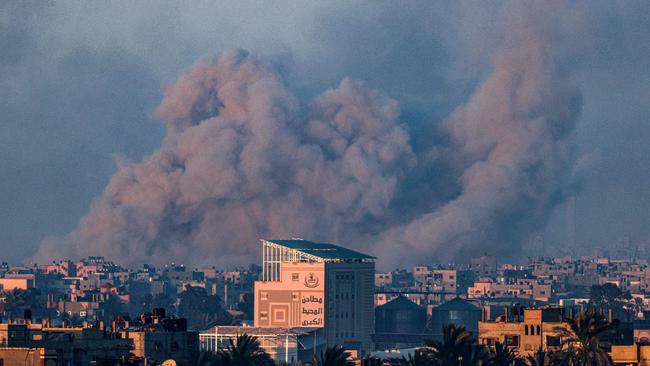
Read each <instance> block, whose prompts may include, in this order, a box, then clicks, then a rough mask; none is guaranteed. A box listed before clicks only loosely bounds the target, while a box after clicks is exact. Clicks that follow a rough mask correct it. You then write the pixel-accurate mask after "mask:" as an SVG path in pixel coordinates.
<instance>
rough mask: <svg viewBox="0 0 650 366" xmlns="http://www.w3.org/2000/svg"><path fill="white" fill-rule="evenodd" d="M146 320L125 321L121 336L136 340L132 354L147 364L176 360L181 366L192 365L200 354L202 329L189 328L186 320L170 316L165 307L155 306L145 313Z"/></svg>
mask: <svg viewBox="0 0 650 366" xmlns="http://www.w3.org/2000/svg"><path fill="white" fill-rule="evenodd" d="M142 319H143V320H144V322H143V323H144V324H142V325H141V326H138V327H129V326H128V325H126V326H125V327H124V329H123V330H122V331H121V338H123V339H129V340H132V342H133V351H132V353H133V356H135V358H136V359H140V360H142V363H143V364H145V365H150V364H155V365H157V364H161V363H163V362H164V361H165V360H169V359H171V360H174V361H175V362H176V364H177V365H179V366H183V365H185V366H191V365H193V362H194V360H195V359H196V358H197V357H198V354H199V333H198V332H192V331H188V330H187V320H186V319H183V318H168V317H166V315H165V311H164V309H154V313H153V314H152V316H151V317H150V318H149V317H147V316H142Z"/></svg>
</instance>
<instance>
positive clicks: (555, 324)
mask: <svg viewBox="0 0 650 366" xmlns="http://www.w3.org/2000/svg"><path fill="white" fill-rule="evenodd" d="M521 310H523V316H522V314H521V312H519V311H513V312H510V311H507V312H506V314H504V315H503V316H502V317H500V318H499V320H497V321H481V322H479V324H478V340H479V343H481V344H484V345H487V346H490V347H494V345H495V344H496V342H500V343H502V344H505V345H507V346H510V347H516V348H517V349H518V352H519V353H520V354H522V355H524V356H528V355H532V354H533V353H534V352H536V351H537V350H539V349H542V350H557V349H559V348H560V346H561V340H560V336H559V334H558V331H557V329H558V328H565V329H566V328H568V323H565V322H563V311H564V309H562V308H544V309H521ZM513 313H514V314H513Z"/></svg>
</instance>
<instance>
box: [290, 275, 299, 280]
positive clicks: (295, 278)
mask: <svg viewBox="0 0 650 366" xmlns="http://www.w3.org/2000/svg"><path fill="white" fill-rule="evenodd" d="M291 281H300V275H299V274H298V273H292V274H291Z"/></svg>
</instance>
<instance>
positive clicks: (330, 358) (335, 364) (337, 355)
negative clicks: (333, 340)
mask: <svg viewBox="0 0 650 366" xmlns="http://www.w3.org/2000/svg"><path fill="white" fill-rule="evenodd" d="M350 355H351V354H350V352H347V351H346V350H344V349H343V347H341V346H334V347H327V348H326V349H325V352H323V351H321V352H320V356H319V357H316V356H314V357H313V358H312V361H311V363H312V365H313V366H352V365H353V364H354V363H353V362H352V361H351V360H350Z"/></svg>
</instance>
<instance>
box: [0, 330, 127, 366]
mask: <svg viewBox="0 0 650 366" xmlns="http://www.w3.org/2000/svg"><path fill="white" fill-rule="evenodd" d="M0 347H1V348H0V360H3V362H4V363H3V364H4V365H23V364H25V365H29V364H35V363H34V362H36V360H37V359H38V360H40V361H39V363H38V364H39V365H53V366H55V365H74V366H76V365H90V364H91V363H92V362H96V364H98V365H107V366H109V365H121V364H122V361H123V360H124V359H125V358H127V357H128V356H129V352H130V351H131V349H132V348H133V341H132V340H130V339H123V338H121V337H119V335H118V334H116V333H113V332H110V331H107V330H106V329H103V325H102V326H100V327H97V328H90V327H83V328H69V327H49V326H47V325H43V324H32V323H29V322H22V323H11V324H6V323H3V324H0ZM15 359H20V360H21V361H20V363H13V360H15Z"/></svg>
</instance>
